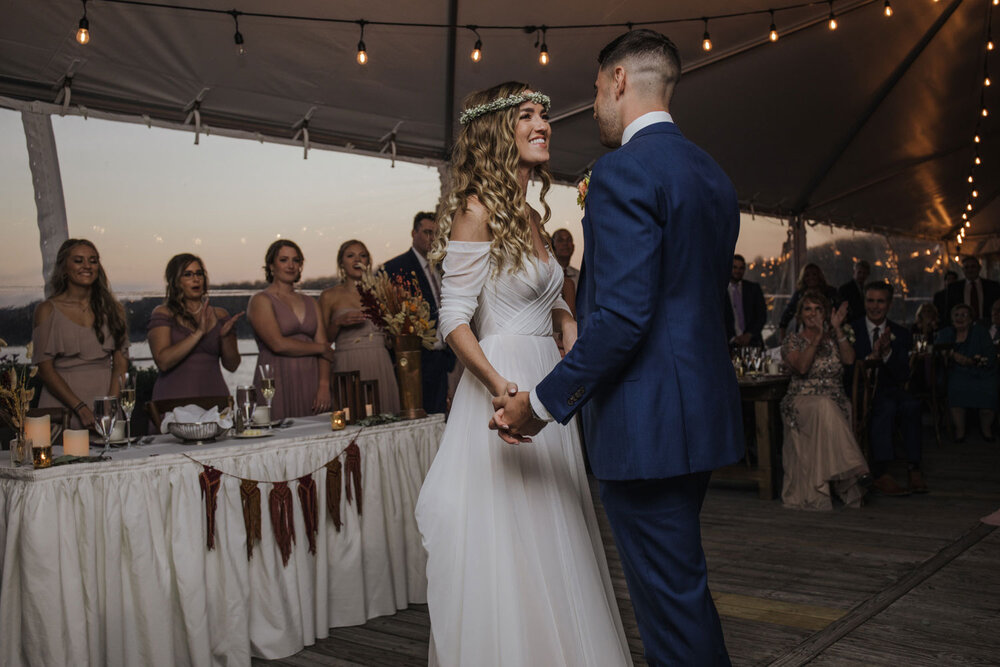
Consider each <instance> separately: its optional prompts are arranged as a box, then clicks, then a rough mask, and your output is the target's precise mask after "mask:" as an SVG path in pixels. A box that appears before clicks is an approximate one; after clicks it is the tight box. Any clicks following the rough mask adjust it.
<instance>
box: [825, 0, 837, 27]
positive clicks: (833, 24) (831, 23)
mask: <svg viewBox="0 0 1000 667" xmlns="http://www.w3.org/2000/svg"><path fill="white" fill-rule="evenodd" d="M827 26H829V27H830V30H836V29H837V15H836V14H834V13H833V0H830V20H829V21H828V22H827Z"/></svg>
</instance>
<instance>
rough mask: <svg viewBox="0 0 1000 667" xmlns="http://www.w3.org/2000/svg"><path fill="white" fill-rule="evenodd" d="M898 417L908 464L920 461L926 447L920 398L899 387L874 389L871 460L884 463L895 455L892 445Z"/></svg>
mask: <svg viewBox="0 0 1000 667" xmlns="http://www.w3.org/2000/svg"><path fill="white" fill-rule="evenodd" d="M896 417H899V426H900V430H901V431H902V433H903V448H904V450H905V452H906V460H907V461H908V462H909V463H920V458H921V452H922V450H923V446H922V445H923V443H922V436H923V434H922V433H921V424H920V401H919V400H917V399H916V398H914V397H913V396H911V395H910V394H909V393H907V392H906V391H905V390H904V389H902V388H900V387H879V388H877V389H876V390H875V397H874V398H873V399H872V410H871V431H870V435H871V450H872V461H874V462H875V463H884V462H887V461H892V460H893V459H894V458H896V457H895V454H894V452H893V447H892V427H893V422H894V421H895V419H896Z"/></svg>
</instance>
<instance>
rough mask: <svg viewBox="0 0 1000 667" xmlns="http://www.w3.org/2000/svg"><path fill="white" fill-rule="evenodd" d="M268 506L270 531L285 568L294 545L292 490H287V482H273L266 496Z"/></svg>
mask: <svg viewBox="0 0 1000 667" xmlns="http://www.w3.org/2000/svg"><path fill="white" fill-rule="evenodd" d="M268 504H269V506H270V510H271V529H272V530H273V531H274V539H275V541H276V542H277V543H278V550H279V551H280V552H281V563H282V565H285V566H287V565H288V559H289V558H290V557H291V555H292V545H293V544H294V543H295V523H294V520H293V518H292V506H293V504H292V490H291V489H289V488H288V482H274V484H273V485H272V487H271V493H269V494H268Z"/></svg>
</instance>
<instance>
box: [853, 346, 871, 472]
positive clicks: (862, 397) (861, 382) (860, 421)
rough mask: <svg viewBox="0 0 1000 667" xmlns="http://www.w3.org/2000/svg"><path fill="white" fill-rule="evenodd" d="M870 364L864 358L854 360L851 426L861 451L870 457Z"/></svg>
mask: <svg viewBox="0 0 1000 667" xmlns="http://www.w3.org/2000/svg"><path fill="white" fill-rule="evenodd" d="M868 366H869V365H868V364H866V363H865V361H864V360H862V359H858V360H857V361H855V362H854V373H853V376H852V378H851V421H852V422H853V423H852V424H851V426H852V427H853V429H854V439H855V440H857V442H858V447H860V448H861V452H862V453H863V454H864V455H865V458H866V459H867V458H868V450H869V443H868V418H869V412H870V410H871V400H872V384H871V374H870V372H869V367H868Z"/></svg>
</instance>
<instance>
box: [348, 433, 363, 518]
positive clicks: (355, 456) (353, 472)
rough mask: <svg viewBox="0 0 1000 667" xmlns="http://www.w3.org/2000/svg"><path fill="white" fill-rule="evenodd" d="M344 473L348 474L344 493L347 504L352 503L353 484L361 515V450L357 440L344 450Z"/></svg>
mask: <svg viewBox="0 0 1000 667" xmlns="http://www.w3.org/2000/svg"><path fill="white" fill-rule="evenodd" d="M344 454H345V456H344V472H346V473H347V481H346V483H345V484H344V492H345V495H346V496H347V502H348V503H350V502H351V483H352V482H353V483H354V495H355V496H356V497H357V499H358V515H359V516H360V515H361V448H360V447H358V440H357V438H355V439H354V440H352V441H351V444H349V445H348V446H347V449H345V450H344Z"/></svg>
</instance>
